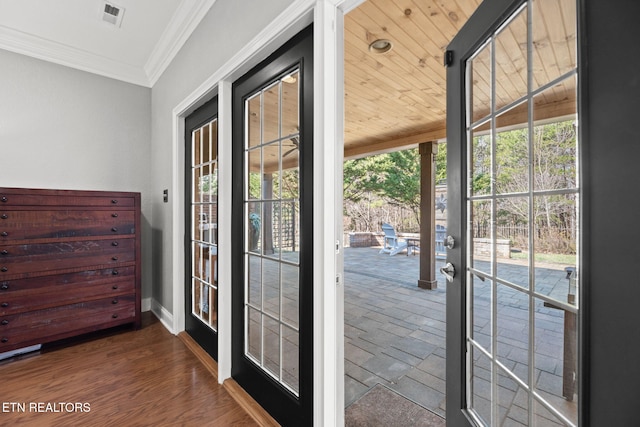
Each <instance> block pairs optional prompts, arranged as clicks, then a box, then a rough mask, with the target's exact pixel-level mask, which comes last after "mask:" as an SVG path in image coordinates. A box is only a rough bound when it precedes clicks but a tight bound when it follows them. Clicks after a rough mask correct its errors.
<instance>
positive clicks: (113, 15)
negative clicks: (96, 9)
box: [102, 2, 124, 27]
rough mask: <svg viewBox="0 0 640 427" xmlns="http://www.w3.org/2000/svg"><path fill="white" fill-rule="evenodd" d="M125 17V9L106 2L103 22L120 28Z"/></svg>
mask: <svg viewBox="0 0 640 427" xmlns="http://www.w3.org/2000/svg"><path fill="white" fill-rule="evenodd" d="M123 15H124V8H122V7H120V6H117V5H115V4H113V3H111V2H105V3H104V8H103V11H102V20H103V21H105V22H108V23H109V24H111V25H114V26H116V27H120V25H121V24H122V16H123Z"/></svg>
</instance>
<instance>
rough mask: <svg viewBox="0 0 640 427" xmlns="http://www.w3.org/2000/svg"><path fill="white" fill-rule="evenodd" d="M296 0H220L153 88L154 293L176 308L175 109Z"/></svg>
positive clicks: (165, 306) (176, 198) (169, 306)
mask: <svg viewBox="0 0 640 427" xmlns="http://www.w3.org/2000/svg"><path fill="white" fill-rule="evenodd" d="M292 2H293V1H292V0H269V1H264V0H241V1H239V0H218V1H216V2H215V3H214V5H213V7H212V8H211V10H210V11H209V13H208V14H207V16H205V18H204V19H203V20H202V22H201V23H200V25H199V26H198V28H197V29H196V31H194V33H193V34H192V35H191V37H190V38H189V40H188V41H187V43H185V45H184V46H183V47H182V49H181V50H180V52H179V53H178V55H177V56H176V57H175V58H174V60H173V62H172V63H171V65H170V66H169V68H167V70H166V71H165V72H164V74H163V75H162V77H161V78H160V79H159V80H158V82H157V83H156V84H155V85H154V86H153V89H152V120H151V123H152V148H151V159H150V160H151V162H150V163H151V165H152V180H151V191H152V194H153V197H152V204H153V225H152V226H153V250H154V253H153V265H154V285H153V298H154V299H155V300H156V301H157V302H159V303H160V305H162V306H163V307H164V308H165V309H167V310H168V311H170V312H172V311H173V294H172V293H173V283H172V277H173V276H172V275H173V269H174V264H175V262H177V261H174V260H173V258H172V252H171V251H172V248H173V245H182V244H183V241H182V240H181V241H179V242H174V241H173V240H172V233H173V228H172V221H173V217H172V210H173V204H174V203H176V202H177V201H179V200H180V198H179V197H176V195H175V194H170V197H169V203H163V202H162V191H163V189H171V186H172V177H171V170H172V168H173V165H174V159H173V155H172V153H173V140H172V137H173V133H172V132H173V130H172V129H173V128H172V125H173V121H172V111H173V109H174V108H175V107H176V106H178V105H179V104H180V103H182V102H183V101H184V100H185V99H186V98H187V97H188V96H189V95H190V94H192V93H193V92H194V91H195V90H196V89H197V88H198V87H199V86H200V85H201V84H202V83H204V82H205V81H206V80H207V78H209V77H210V76H211V75H212V74H214V73H215V72H216V71H217V70H218V69H219V68H220V67H222V66H223V65H224V64H225V63H226V62H227V61H229V60H230V59H231V58H232V57H233V56H234V55H235V54H236V53H237V52H238V51H239V50H240V49H242V48H243V47H244V46H245V45H246V44H247V43H248V42H249V41H250V40H251V39H253V38H254V37H255V36H256V35H257V34H258V33H259V32H260V31H261V30H262V29H263V28H264V27H266V26H267V25H268V24H269V23H270V22H271V21H272V20H273V19H274V18H275V17H276V16H277V15H278V14H280V13H281V12H282V11H283V10H284V9H285V8H286V7H287V6H289V5H290V4H291V3H292Z"/></svg>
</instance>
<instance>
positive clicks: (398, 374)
mask: <svg viewBox="0 0 640 427" xmlns="http://www.w3.org/2000/svg"><path fill="white" fill-rule="evenodd" d="M443 262H444V261H438V262H437V265H436V267H437V268H438V269H439V267H440V266H441V265H442V264H443ZM474 265H476V267H477V268H479V269H480V270H482V271H490V268H489V263H488V262H486V261H482V260H476V261H475V263H474ZM497 270H498V277H500V278H501V279H503V280H507V281H508V282H510V283H515V284H518V285H521V286H523V287H528V286H529V285H530V284H529V280H530V279H529V276H530V275H529V271H528V269H527V267H526V266H523V265H519V264H518V263H517V262H511V261H509V262H506V263H500V264H499V265H498V269H497ZM418 275H419V257H417V256H405V255H404V254H398V255H396V256H394V257H390V256H388V255H386V254H378V249H376V248H346V249H345V405H346V406H348V405H349V404H350V403H352V402H354V401H355V400H357V399H358V398H359V397H361V396H362V395H364V393H366V391H368V390H369V389H370V388H371V387H373V386H374V385H375V384H378V383H380V384H384V385H385V386H387V387H389V388H391V389H393V390H395V391H397V392H398V393H400V394H402V395H404V396H405V397H407V398H409V399H411V400H413V401H415V402H417V403H418V404H420V405H422V406H424V407H426V408H427V409H430V410H431V411H433V412H435V413H437V414H439V415H442V416H444V415H445V364H446V359H445V358H446V349H445V336H446V335H445V334H446V322H445V317H446V316H445V314H446V307H445V302H446V292H445V281H444V278H443V277H442V276H441V274H440V273H439V272H438V274H437V280H438V288H437V289H435V290H424V289H420V288H418V287H417V280H418ZM533 277H534V281H535V287H536V289H538V290H540V291H541V293H543V294H545V295H552V296H554V297H555V298H557V299H558V300H561V301H566V292H567V289H568V285H567V284H568V281H567V280H566V275H565V273H564V271H563V270H562V268H561V267H552V268H542V267H541V266H538V268H536V271H535V273H534V275H533ZM473 287H474V292H475V296H474V307H475V308H476V310H477V311H476V313H475V315H474V317H473V321H474V331H475V332H474V333H475V334H476V339H478V341H479V342H481V343H486V345H489V341H490V339H489V337H490V333H491V328H492V325H491V322H490V315H491V310H492V309H495V310H496V312H497V319H498V325H497V326H498V334H497V343H496V349H495V351H496V353H497V355H498V360H499V361H500V362H501V363H503V365H504V366H506V367H507V368H508V369H512V370H513V372H515V373H516V374H517V375H520V376H522V377H527V376H528V363H529V360H528V356H527V353H526V348H527V346H528V339H529V338H528V336H529V328H528V324H529V323H528V322H529V318H530V316H529V310H530V304H529V302H528V296H527V294H526V293H523V292H516V291H514V290H513V289H511V288H510V287H508V286H505V285H499V286H498V288H496V291H497V293H496V296H497V298H496V304H495V307H492V304H491V283H490V281H489V280H486V281H484V282H483V281H480V280H474V281H473ZM533 307H534V308H533V309H534V310H535V314H534V318H535V321H536V336H535V348H536V366H535V370H534V372H535V374H536V383H537V384H538V386H539V387H540V388H541V391H544V392H546V394H547V395H548V396H549V399H550V400H552V399H555V400H554V404H558V405H559V407H561V408H562V411H563V413H569V412H570V411H571V407H572V405H574V404H573V403H571V402H567V401H566V400H564V399H562V397H561V396H560V395H561V388H562V387H561V386H562V342H563V321H564V317H563V311H562V310H558V309H554V308H553V307H551V308H550V307H546V306H543V304H542V301H541V300H536V301H535V304H534V306H533ZM483 357H484V356H483ZM474 359H475V360H476V362H474V366H475V369H476V374H477V375H478V377H477V379H476V380H475V381H474V383H475V386H476V387H477V393H478V394H474V401H475V402H476V403H477V405H478V410H479V412H481V413H486V411H487V406H486V405H487V403H488V401H486V399H485V397H487V396H490V387H489V382H488V381H487V379H489V378H490V376H491V374H490V371H488V370H487V369H486V367H487V366H486V361H487V360H488V359H486V358H484V359H482V358H481V359H478V357H475V356H474ZM498 375H499V377H500V381H499V384H500V388H499V396H500V401H499V405H500V411H499V412H500V414H499V416H500V418H501V421H503V422H504V421H505V420H507V421H506V422H507V423H511V424H512V425H522V424H523V422H525V423H526V420H527V411H528V404H529V402H528V401H527V400H526V399H518V398H517V397H516V396H520V394H521V393H522V392H523V391H522V390H521V389H519V388H518V387H517V383H515V381H513V380H511V379H510V378H509V377H508V375H507V374H506V372H502V371H501V372H499V373H498ZM516 392H517V393H516ZM538 406H540V405H536V409H535V411H536V413H539V414H541V415H539V417H542V416H544V419H545V422H546V423H549V425H557V424H556V422H555V421H551V420H547V418H549V419H551V418H553V417H552V416H551V415H550V414H542V413H541V412H539V409H538ZM565 411H566V412H565Z"/></svg>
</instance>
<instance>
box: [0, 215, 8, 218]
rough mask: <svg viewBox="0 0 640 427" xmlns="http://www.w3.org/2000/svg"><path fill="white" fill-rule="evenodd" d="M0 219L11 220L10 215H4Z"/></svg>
mask: <svg viewBox="0 0 640 427" xmlns="http://www.w3.org/2000/svg"><path fill="white" fill-rule="evenodd" d="M0 218H2V219H7V218H9V215H7V214H2V216H0Z"/></svg>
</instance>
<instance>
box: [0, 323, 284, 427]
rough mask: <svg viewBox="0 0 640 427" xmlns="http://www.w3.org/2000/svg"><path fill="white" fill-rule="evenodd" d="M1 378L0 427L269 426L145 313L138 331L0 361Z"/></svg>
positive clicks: (102, 335)
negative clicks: (235, 398) (256, 417)
mask: <svg viewBox="0 0 640 427" xmlns="http://www.w3.org/2000/svg"><path fill="white" fill-rule="evenodd" d="M209 369H210V367H209ZM0 384H1V385H0V425H1V426H5V425H11V426H15V425H24V426H38V427H40V426H62V425H64V426H86V425H91V426H115V425H117V426H150V425H153V426H178V425H182V426H191V425H198V426H230V425H234V426H257V425H273V423H272V422H270V421H269V420H268V417H267V421H266V422H262V421H261V422H260V423H258V422H256V420H255V419H254V418H252V417H251V416H250V415H249V414H248V413H247V412H246V411H245V409H243V406H241V405H240V404H239V403H238V402H236V400H234V398H233V397H232V395H231V394H230V393H229V392H228V391H227V388H228V386H227V382H225V386H226V387H225V386H222V385H219V384H218V383H217V381H216V380H215V378H214V377H213V376H212V375H211V373H210V372H209V370H208V369H207V367H206V366H205V365H203V364H202V363H201V362H200V360H198V358H197V357H196V356H195V355H194V354H193V353H192V352H191V351H190V350H189V349H188V348H187V347H186V346H185V344H184V343H183V341H182V340H180V339H178V338H177V337H175V336H173V335H172V334H171V333H169V332H168V331H167V330H166V329H165V328H164V327H163V326H162V325H161V324H160V322H159V321H157V319H156V318H155V317H154V316H153V315H152V314H151V313H144V314H143V326H142V329H140V330H138V331H131V330H130V329H129V330H127V329H125V330H121V331H118V332H117V333H114V332H110V333H107V334H105V333H101V334H98V335H95V336H92V337H91V338H90V339H88V338H85V339H83V340H81V341H75V342H73V345H62V346H57V347H55V348H50V349H47V350H43V351H42V352H40V353H35V354H32V355H27V356H22V357H18V358H14V359H10V360H6V361H2V362H0ZM231 388H232V389H233V385H232V386H231ZM245 406H246V405H245ZM258 419H259V418H258Z"/></svg>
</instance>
